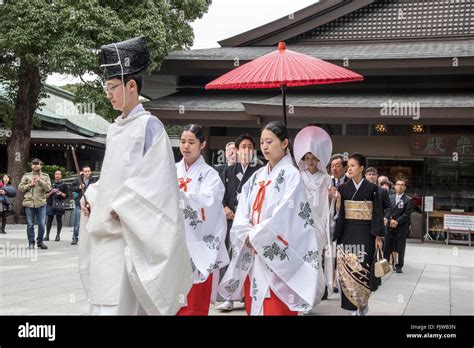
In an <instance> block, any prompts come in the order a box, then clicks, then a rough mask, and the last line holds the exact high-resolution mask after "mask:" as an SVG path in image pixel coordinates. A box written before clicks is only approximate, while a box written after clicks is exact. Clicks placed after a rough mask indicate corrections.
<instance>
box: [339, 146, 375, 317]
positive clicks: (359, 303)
mask: <svg viewBox="0 0 474 348" xmlns="http://www.w3.org/2000/svg"><path fill="white" fill-rule="evenodd" d="M366 167H367V159H366V157H365V156H364V155H362V154H360V153H353V154H352V155H351V156H350V157H349V161H348V169H347V176H348V177H349V178H350V179H351V180H349V181H347V182H345V183H344V184H342V185H340V186H339V188H338V192H339V194H340V195H339V196H338V202H337V203H336V207H337V221H336V231H335V233H334V239H335V240H336V241H337V247H336V253H337V256H336V259H337V277H338V281H339V287H340V289H341V290H342V291H341V307H342V308H343V309H346V310H349V311H352V312H351V315H357V316H359V315H366V314H367V312H368V308H369V307H368V303H369V296H370V293H371V292H372V291H375V290H376V289H377V287H378V285H379V284H380V278H377V277H376V276H375V274H374V268H375V260H376V256H375V252H376V249H382V246H383V238H382V237H383V236H384V228H383V226H384V225H383V207H382V203H381V201H380V199H379V194H378V188H377V186H376V185H375V184H372V183H371V182H369V181H368V180H365V179H364V177H363V174H364V170H365V168H366Z"/></svg>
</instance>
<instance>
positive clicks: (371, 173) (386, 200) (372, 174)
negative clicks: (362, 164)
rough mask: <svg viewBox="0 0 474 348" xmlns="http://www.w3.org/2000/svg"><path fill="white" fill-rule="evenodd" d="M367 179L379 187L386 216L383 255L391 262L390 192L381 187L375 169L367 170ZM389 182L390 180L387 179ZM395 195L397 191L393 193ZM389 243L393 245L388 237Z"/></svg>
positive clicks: (369, 168) (384, 220)
mask: <svg viewBox="0 0 474 348" xmlns="http://www.w3.org/2000/svg"><path fill="white" fill-rule="evenodd" d="M365 178H366V179H367V180H368V181H370V182H371V183H372V184H375V185H377V186H378V194H379V199H380V202H382V207H383V214H384V219H383V224H384V229H385V240H384V247H383V253H384V256H385V257H386V258H387V259H388V260H389V261H390V253H391V252H392V249H393V247H392V246H391V245H389V244H388V242H387V235H388V222H389V221H388V219H387V218H386V217H385V215H386V214H387V213H388V212H389V211H390V210H391V209H392V203H391V201H390V197H389V196H390V194H389V190H386V189H385V188H383V187H382V186H381V182H380V181H378V180H377V178H379V173H378V170H377V169H375V168H374V167H368V168H367V170H366V171H365ZM387 181H388V178H387ZM393 193H395V191H393ZM388 241H390V242H391V243H393V239H392V240H390V237H388Z"/></svg>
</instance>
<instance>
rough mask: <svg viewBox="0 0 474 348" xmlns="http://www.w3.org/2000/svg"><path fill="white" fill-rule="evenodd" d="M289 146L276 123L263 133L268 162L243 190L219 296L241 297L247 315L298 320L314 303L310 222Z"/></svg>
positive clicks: (315, 266) (315, 268)
mask: <svg viewBox="0 0 474 348" xmlns="http://www.w3.org/2000/svg"><path fill="white" fill-rule="evenodd" d="M288 146H289V135H288V130H287V129H286V127H285V126H284V125H283V124H282V123H281V122H271V123H269V124H268V125H267V126H266V127H265V128H264V129H263V130H262V134H261V139H260V147H261V150H262V152H263V154H264V156H265V158H266V159H267V160H268V161H269V162H268V164H267V165H266V166H265V167H263V168H261V169H259V170H258V171H257V172H255V173H254V174H253V175H252V177H251V178H250V179H249V180H248V181H247V183H246V184H245V185H244V187H243V188H242V193H241V195H240V200H239V205H238V208H237V211H236V214H235V218H234V224H233V226H232V229H231V235H230V238H231V244H232V245H231V246H232V254H233V257H232V261H231V264H230V265H229V267H228V270H227V272H226V274H225V276H224V278H223V280H222V282H221V284H220V285H219V293H220V294H221V295H222V296H223V297H224V298H226V299H228V300H238V299H240V298H242V297H243V295H244V293H245V302H246V303H245V304H246V310H247V313H248V314H251V315H298V313H299V312H301V311H306V310H309V309H311V308H312V307H313V305H314V302H315V297H316V287H317V280H318V278H319V272H320V264H319V257H318V250H319V248H318V242H317V240H316V235H315V233H314V218H313V216H312V213H311V208H310V205H309V203H308V200H307V198H306V192H305V189H304V185H303V182H302V181H301V176H300V173H299V171H298V170H297V168H296V167H295V166H294V163H293V160H292V158H291V155H290V154H289V150H288ZM244 283H245V285H244Z"/></svg>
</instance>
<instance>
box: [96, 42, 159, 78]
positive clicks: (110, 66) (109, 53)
mask: <svg viewBox="0 0 474 348" xmlns="http://www.w3.org/2000/svg"><path fill="white" fill-rule="evenodd" d="M100 57H101V61H102V64H101V66H100V67H101V68H104V74H105V79H111V78H114V77H121V76H122V75H131V74H136V73H139V72H141V71H143V70H145V69H146V68H147V67H148V65H149V64H150V53H149V52H148V46H147V44H146V40H145V38H144V37H143V36H140V37H136V38H133V39H130V40H125V41H121V42H117V43H111V44H108V45H103V46H102V47H101V48H100Z"/></svg>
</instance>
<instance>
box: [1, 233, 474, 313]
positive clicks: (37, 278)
mask: <svg viewBox="0 0 474 348" xmlns="http://www.w3.org/2000/svg"><path fill="white" fill-rule="evenodd" d="M62 238H63V240H62V241H60V242H54V241H50V242H47V245H48V246H49V249H48V250H38V249H34V252H31V253H29V254H27V250H26V249H23V248H20V247H19V246H25V245H26V244H27V243H26V232H25V226H24V225H16V226H10V225H9V226H8V227H7V234H6V235H0V315H2V314H13V315H14V314H17V315H22V314H23V315H26V314H30V315H53V314H65V315H67V314H71V315H84V314H87V311H88V303H87V298H86V295H85V293H84V291H83V289H82V285H81V282H80V279H79V274H78V271H77V261H78V257H77V250H78V248H77V246H73V245H70V242H71V229H70V228H69V227H66V228H64V230H63V232H62ZM406 254H407V256H406V261H405V263H406V265H405V267H404V273H402V274H395V273H390V274H388V275H387V276H386V277H385V278H384V279H383V285H382V287H381V288H379V290H378V291H377V292H375V293H374V294H373V295H372V296H371V298H370V302H369V307H370V311H369V315H370V314H372V315H474V247H471V248H470V247H467V246H452V245H450V246H445V245H433V244H408V245H407V252H406ZM212 307H214V306H212ZM237 307H238V309H236V310H234V311H233V312H231V313H228V314H227V315H245V311H244V310H243V304H240V303H239V304H237ZM318 308H319V312H318V314H320V315H347V312H346V311H344V310H342V309H340V307H339V297H338V295H337V294H334V295H332V296H331V297H330V298H329V299H328V300H327V301H323V302H322V303H321V304H320V305H319V306H318ZM210 314H211V315H219V314H221V313H220V312H219V311H217V310H215V309H213V308H211V311H210Z"/></svg>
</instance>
